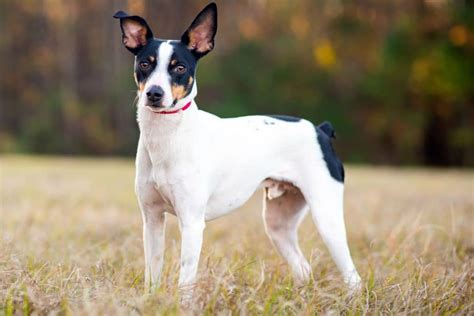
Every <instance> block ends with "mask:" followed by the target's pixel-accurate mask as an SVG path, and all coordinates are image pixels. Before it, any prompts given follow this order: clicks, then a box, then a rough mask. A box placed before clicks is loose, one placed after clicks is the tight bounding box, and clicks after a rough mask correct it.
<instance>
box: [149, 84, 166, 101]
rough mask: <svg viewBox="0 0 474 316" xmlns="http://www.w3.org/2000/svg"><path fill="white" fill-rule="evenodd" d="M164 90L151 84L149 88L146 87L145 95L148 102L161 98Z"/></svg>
mask: <svg viewBox="0 0 474 316" xmlns="http://www.w3.org/2000/svg"><path fill="white" fill-rule="evenodd" d="M164 94H165V92H164V91H163V89H162V88H161V87H160V86H151V87H150V89H148V91H147V93H146V96H147V97H148V100H150V102H153V103H155V102H158V101H160V100H161V99H162V98H163V95H164Z"/></svg>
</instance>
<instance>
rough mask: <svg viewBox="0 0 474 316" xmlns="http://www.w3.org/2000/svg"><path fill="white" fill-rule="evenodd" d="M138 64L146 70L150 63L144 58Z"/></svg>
mask: <svg viewBox="0 0 474 316" xmlns="http://www.w3.org/2000/svg"><path fill="white" fill-rule="evenodd" d="M138 66H139V67H140V69H141V70H148V69H150V63H149V62H148V61H146V60H144V61H141V62H140V63H139V64H138Z"/></svg>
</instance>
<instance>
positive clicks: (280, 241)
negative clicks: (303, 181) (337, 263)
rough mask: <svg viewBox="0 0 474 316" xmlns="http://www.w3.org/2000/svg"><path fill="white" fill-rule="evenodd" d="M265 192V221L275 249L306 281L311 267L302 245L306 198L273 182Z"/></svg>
mask: <svg viewBox="0 0 474 316" xmlns="http://www.w3.org/2000/svg"><path fill="white" fill-rule="evenodd" d="M271 185H272V187H266V188H265V189H264V198H263V219H264V223H265V231H266V233H267V235H268V237H269V238H270V240H271V241H272V243H273V245H274V246H275V248H276V249H277V250H278V252H279V253H280V254H281V256H282V257H283V258H285V259H286V261H288V263H289V265H290V267H291V269H292V270H293V274H294V276H295V279H296V282H297V283H299V284H302V283H304V282H306V281H307V280H308V279H309V277H310V274H311V267H310V265H309V263H308V261H307V260H306V258H305V257H304V256H303V254H302V252H301V250H300V247H299V245H298V226H299V224H300V223H301V220H302V219H303V218H304V215H305V214H306V212H307V209H308V208H307V206H306V202H305V199H304V197H303V195H302V194H301V192H300V191H299V189H298V188H296V187H294V186H292V185H291V184H284V183H280V182H273V183H271Z"/></svg>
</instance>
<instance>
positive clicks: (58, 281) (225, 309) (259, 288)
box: [0, 156, 474, 315]
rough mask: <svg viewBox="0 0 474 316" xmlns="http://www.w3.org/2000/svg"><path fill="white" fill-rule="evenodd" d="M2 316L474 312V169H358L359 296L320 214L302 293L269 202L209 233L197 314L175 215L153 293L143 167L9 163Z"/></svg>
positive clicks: (353, 196) (352, 221)
mask: <svg viewBox="0 0 474 316" xmlns="http://www.w3.org/2000/svg"><path fill="white" fill-rule="evenodd" d="M0 159H1V160H0V165H1V174H0V177H1V192H0V197H1V209H0V314H5V315H12V314H21V313H26V314H28V313H63V314H70V313H74V314H109V315H112V314H113V315H116V314H155V313H159V314H161V313H171V314H175V313H183V312H193V311H194V312H197V313H198V314H199V313H204V314H214V313H219V314H228V313H233V314H269V315H270V314H271V315H273V314H290V315H291V314H303V315H304V314H307V315H313V314H320V313H325V314H341V313H344V314H367V313H368V314H380V313H384V314H385V313H397V314H398V313H403V314H405V313H409V314H472V313H473V312H474V307H473V304H474V302H473V297H474V296H473V277H474V274H473V273H474V269H473V268H474V267H473V256H474V235H473V226H474V183H473V181H474V180H473V179H474V172H472V171H456V170H451V171H442V170H428V169H397V168H380V167H377V168H375V167H355V166H350V167H348V168H347V169H348V170H347V186H346V207H345V218H346V226H347V230H348V238H349V245H350V248H351V251H352V255H353V257H354V261H355V263H356V266H357V267H358V269H359V272H360V273H361V276H362V278H363V281H364V288H363V290H362V292H361V293H360V294H359V295H350V294H349V293H347V292H346V290H345V288H344V286H343V284H342V280H341V277H340V275H339V273H338V271H337V270H336V268H335V265H334V263H333V262H332V260H331V258H330V256H329V254H328V251H327V250H326V248H325V247H324V245H323V243H322V241H321V240H320V238H319V236H318V234H317V231H316V229H315V227H314V225H313V223H312V222H311V219H310V217H308V218H306V219H305V221H304V222H303V224H302V227H301V229H300V243H301V246H302V249H303V251H304V253H305V255H306V256H307V257H308V258H309V259H310V263H311V266H312V268H313V276H312V280H311V282H310V283H309V284H307V285H305V286H303V287H297V286H294V285H293V281H292V278H291V275H290V271H289V269H288V266H287V265H286V263H285V262H284V261H283V259H281V258H280V257H279V256H278V255H277V253H276V251H275V250H274V249H273V248H272V246H271V244H270V242H269V241H268V239H267V237H266V236H265V233H264V230H263V224H262V219H261V194H260V192H257V194H256V195H255V196H254V197H253V198H252V199H251V200H250V201H249V203H247V204H246V205H245V206H244V207H243V208H242V209H240V210H239V211H236V212H234V213H233V214H231V215H229V216H227V217H224V218H222V219H218V220H215V221H213V222H210V223H208V225H207V228H206V231H205V240H204V247H203V253H202V257H201V262H200V268H199V281H198V285H197V289H196V298H195V301H194V304H193V305H192V307H191V310H186V311H184V310H182V309H181V308H180V306H179V303H178V292H177V277H178V267H179V261H178V259H179V242H180V239H179V232H178V229H177V223H176V219H175V218H174V217H173V216H168V219H167V220H168V224H167V236H166V238H167V239H166V247H167V249H166V254H165V266H164V272H163V277H162V286H161V287H160V288H159V289H158V290H157V291H156V293H153V294H152V295H144V290H143V273H142V272H143V255H142V241H141V216H140V213H139V210H138V207H137V204H136V200H135V197H134V193H133V177H134V168H133V163H132V161H129V160H119V159H100V160H96V159H71V158H48V157H23V156H3V157H1V158H0Z"/></svg>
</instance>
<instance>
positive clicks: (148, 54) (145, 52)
mask: <svg viewBox="0 0 474 316" xmlns="http://www.w3.org/2000/svg"><path fill="white" fill-rule="evenodd" d="M161 43H163V41H160V40H156V39H154V40H152V41H151V42H149V43H148V44H147V45H146V46H145V47H143V49H142V50H140V52H139V53H138V54H137V57H136V59H135V75H136V77H137V81H138V83H144V82H145V81H146V80H147V79H148V77H149V76H150V75H151V73H152V72H153V70H155V68H156V65H157V64H158V56H157V54H158V48H159V47H160V45H161ZM144 61H147V62H149V63H150V67H149V68H148V69H146V70H143V69H141V68H140V63H141V62H144Z"/></svg>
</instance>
